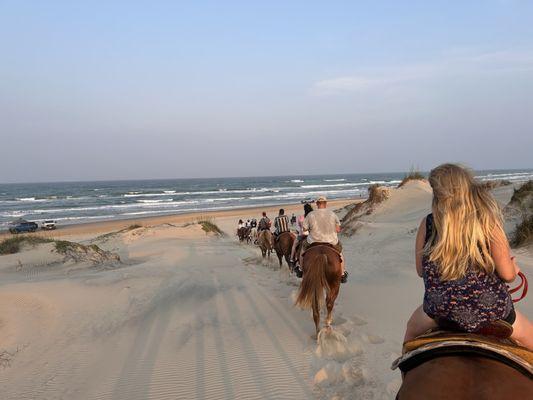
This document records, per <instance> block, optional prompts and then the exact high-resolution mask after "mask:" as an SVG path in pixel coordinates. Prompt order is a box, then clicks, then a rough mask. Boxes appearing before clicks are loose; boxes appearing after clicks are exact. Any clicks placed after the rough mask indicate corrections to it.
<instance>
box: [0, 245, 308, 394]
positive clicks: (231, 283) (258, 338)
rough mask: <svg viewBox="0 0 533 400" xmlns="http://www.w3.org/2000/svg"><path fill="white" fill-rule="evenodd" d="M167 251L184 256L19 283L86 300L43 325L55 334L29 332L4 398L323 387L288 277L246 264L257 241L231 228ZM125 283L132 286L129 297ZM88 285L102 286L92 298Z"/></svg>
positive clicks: (0, 381) (4, 377)
mask: <svg viewBox="0 0 533 400" xmlns="http://www.w3.org/2000/svg"><path fill="white" fill-rule="evenodd" d="M168 251H170V252H171V253H173V252H175V253H176V254H175V256H173V254H169V253H167V254H165V256H164V257H161V258H162V259H164V260H179V262H177V261H168V262H167V263H162V264H161V265H159V266H154V265H151V264H150V263H149V262H148V263H144V264H142V265H139V266H134V267H127V268H125V269H122V271H121V270H116V271H104V272H100V273H99V274H98V276H96V274H95V273H88V274H86V275H84V276H83V277H80V278H77V279H74V281H72V280H69V281H63V280H59V282H56V283H50V282H46V284H45V282H43V281H40V282H32V283H30V284H24V285H25V286H24V287H18V288H15V289H13V290H16V291H17V292H26V293H27V292H32V291H33V292H36V291H39V290H40V289H39V285H40V286H46V291H47V292H49V293H48V295H49V296H50V297H52V299H51V300H50V301H51V302H52V303H54V295H53V294H51V293H50V292H56V291H58V292H59V291H61V292H62V293H61V294H59V293H57V294H56V295H55V301H57V303H58V304H59V303H62V302H61V301H60V300H64V296H69V295H70V294H72V292H76V293H77V296H79V297H80V300H78V301H74V303H73V304H71V305H70V306H69V305H67V306H64V305H63V307H64V308H63V309H61V310H58V311H57V314H58V315H57V316H56V318H55V319H54V321H55V322H54V323H51V322H50V321H48V324H44V325H45V326H46V325H49V327H48V329H49V331H50V334H49V335H44V336H42V337H40V336H39V335H37V336H33V337H29V338H28V339H27V340H28V346H27V348H26V349H25V350H23V351H21V352H20V354H18V355H17V357H16V359H15V360H14V363H13V365H12V366H11V367H10V368H6V369H5V370H4V371H3V372H2V373H1V374H0V390H1V391H2V393H3V395H2V398H4V399H30V398H39V399H67V398H80V399H81V398H83V399H148V398H154V399H176V398H183V399H190V398H198V399H202V398H205V399H233V398H243V399H254V398H269V399H271V398H272V399H273V398H288V397H291V398H309V397H312V379H311V378H312V377H310V375H309V374H310V372H309V366H310V355H309V351H306V348H307V347H309V346H310V345H312V341H311V340H310V338H309V332H308V330H307V331H306V328H309V327H311V321H310V320H307V319H306V318H305V317H306V316H303V315H301V314H302V313H301V312H300V311H298V310H295V309H293V308H291V307H288V300H287V297H288V296H287V295H285V296H282V297H278V296H274V295H273V292H270V291H269V290H265V288H264V286H269V285H270V284H271V282H273V281H276V280H277V281H278V283H279V279H277V278H276V276H278V274H279V273H278V272H274V271H272V270H271V269H268V268H263V267H260V266H251V265H248V266H245V265H243V263H242V262H241V257H246V256H250V251H251V250H250V248H246V247H243V246H236V245H235V243H234V242H232V241H230V240H229V239H228V240H217V239H208V240H205V241H194V242H184V243H183V244H182V246H181V247H179V246H178V247H175V248H174V249H172V250H168ZM178 255H179V256H178ZM172 264H173V265H172ZM178 264H179V265H178ZM245 269H248V270H249V271H248V272H246V271H245ZM148 270H149V273H150V274H151V275H152V277H151V278H150V279H151V282H150V283H149V284H147V283H146V282H144V281H145V280H146V278H145V276H146V275H147V273H148ZM119 278H120V283H117V281H118V280H119ZM141 281H142V284H141ZM27 285H33V288H30V287H28V286H27ZM261 285H263V287H262V286H261ZM280 285H281V284H280ZM284 285H285V286H286V284H284ZM51 286H52V288H51ZM124 288H128V289H127V290H128V292H129V293H128V295H127V300H125V301H121V300H120V297H121V296H122V294H121V293H122V292H124V290H125V289H124ZM32 289H35V290H32ZM287 290H289V289H287ZM85 292H87V293H85ZM2 294H3V295H5V290H2ZM86 296H95V298H94V299H93V301H92V304H91V301H87V300H88V299H87V297H86ZM50 297H48V298H50ZM117 298H118V300H117ZM298 321H299V323H298ZM21 372H22V373H21Z"/></svg>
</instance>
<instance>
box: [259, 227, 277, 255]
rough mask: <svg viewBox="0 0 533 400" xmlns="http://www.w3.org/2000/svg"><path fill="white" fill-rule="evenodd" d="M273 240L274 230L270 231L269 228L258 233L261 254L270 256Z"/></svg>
mask: <svg viewBox="0 0 533 400" xmlns="http://www.w3.org/2000/svg"><path fill="white" fill-rule="evenodd" d="M273 240H274V239H273V238H272V232H270V231H269V230H264V231H261V232H259V233H258V234H257V244H258V245H259V248H260V249H261V254H262V255H263V258H265V257H266V256H267V255H268V257H269V258H270V253H271V252H272V242H273Z"/></svg>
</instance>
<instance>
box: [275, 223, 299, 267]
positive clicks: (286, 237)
mask: <svg viewBox="0 0 533 400" xmlns="http://www.w3.org/2000/svg"><path fill="white" fill-rule="evenodd" d="M294 239H295V236H294V234H293V233H291V232H283V233H281V234H280V235H279V236H278V238H277V240H275V241H274V250H276V255H277V256H278V260H279V266H280V268H281V264H282V263H283V257H285V261H286V262H287V265H288V266H289V268H291V263H290V260H291V251H292V244H293V243H294Z"/></svg>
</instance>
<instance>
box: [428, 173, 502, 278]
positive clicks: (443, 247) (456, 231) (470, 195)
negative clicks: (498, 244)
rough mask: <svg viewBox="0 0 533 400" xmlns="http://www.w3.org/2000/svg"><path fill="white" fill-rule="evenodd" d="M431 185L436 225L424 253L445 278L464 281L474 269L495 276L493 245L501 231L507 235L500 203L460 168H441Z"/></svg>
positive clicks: (432, 174)
mask: <svg viewBox="0 0 533 400" xmlns="http://www.w3.org/2000/svg"><path fill="white" fill-rule="evenodd" d="M429 183H430V185H431V187H432V188H433V204H432V209H433V221H434V224H433V230H432V232H431V236H430V239H429V240H428V242H427V243H426V247H425V249H424V251H425V253H426V254H427V255H429V261H431V262H434V263H435V264H436V265H438V268H439V272H440V277H441V279H442V280H455V279H460V278H462V277H464V276H465V275H466V273H467V271H468V270H469V269H470V268H474V269H477V270H484V271H486V272H488V273H493V272H494V260H493V258H492V255H491V251H490V244H491V242H492V241H493V240H494V239H495V233H496V232H498V230H500V232H503V223H502V216H501V211H500V207H499V206H498V203H497V202H496V201H495V200H494V198H493V197H492V195H491V194H490V193H489V192H488V190H487V189H485V188H484V187H482V186H481V185H480V184H479V183H477V182H476V181H475V179H474V176H473V174H472V173H471V172H470V171H469V170H468V169H467V168H465V167H462V166H460V165H456V164H442V165H439V166H438V167H437V168H435V169H433V170H432V171H431V172H430V174H429Z"/></svg>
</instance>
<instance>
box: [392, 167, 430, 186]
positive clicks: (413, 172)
mask: <svg viewBox="0 0 533 400" xmlns="http://www.w3.org/2000/svg"><path fill="white" fill-rule="evenodd" d="M424 180H426V176H425V175H424V174H423V173H421V172H420V171H418V170H417V169H416V168H414V167H411V169H410V170H409V173H408V174H407V175H405V176H404V177H403V179H402V181H401V182H400V183H399V184H398V187H399V188H401V187H402V186H404V185H405V184H406V183H407V182H409V181H424Z"/></svg>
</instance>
